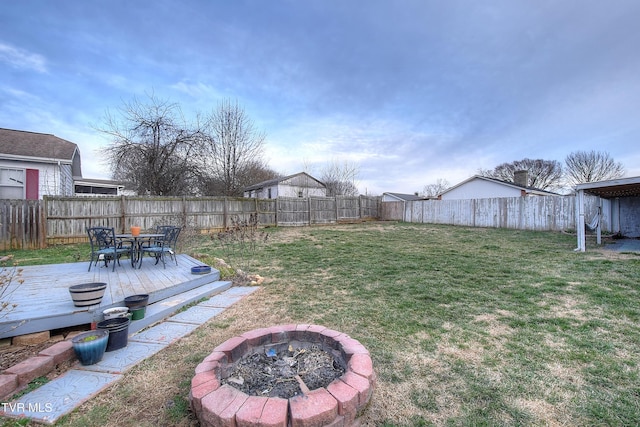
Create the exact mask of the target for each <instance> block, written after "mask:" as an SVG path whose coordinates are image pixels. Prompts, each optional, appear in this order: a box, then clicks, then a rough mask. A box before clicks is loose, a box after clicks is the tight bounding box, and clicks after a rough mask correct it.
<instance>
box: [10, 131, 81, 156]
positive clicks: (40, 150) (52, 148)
mask: <svg viewBox="0 0 640 427" xmlns="http://www.w3.org/2000/svg"><path fill="white" fill-rule="evenodd" d="M77 151H78V146H77V145H76V144H74V143H73V142H69V141H67V140H64V139H62V138H58V137H57V136H55V135H51V134H47V133H37V132H27V131H22V130H13V129H4V128H0V156H1V157H5V158H15V159H39V160H54V161H58V160H60V161H65V162H71V161H72V160H73V156H74V155H75V153H76V152H77Z"/></svg>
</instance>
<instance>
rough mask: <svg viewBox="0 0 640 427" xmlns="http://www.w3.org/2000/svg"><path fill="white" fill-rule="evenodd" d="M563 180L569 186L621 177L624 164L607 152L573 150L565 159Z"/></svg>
mask: <svg viewBox="0 0 640 427" xmlns="http://www.w3.org/2000/svg"><path fill="white" fill-rule="evenodd" d="M564 162H565V165H566V166H565V180H566V182H567V184H568V185H569V186H571V187H573V186H575V185H577V184H581V183H584V182H596V181H606V180H609V179H616V178H622V177H623V176H624V166H623V165H622V163H619V162H616V161H614V160H613V158H612V157H611V156H610V155H609V153H607V152H602V151H593V150H592V151H574V152H573V153H571V154H569V155H568V156H567V157H566V158H565V160H564Z"/></svg>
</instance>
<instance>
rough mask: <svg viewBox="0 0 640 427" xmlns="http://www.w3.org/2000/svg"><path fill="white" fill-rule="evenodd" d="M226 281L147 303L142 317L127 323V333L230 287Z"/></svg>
mask: <svg viewBox="0 0 640 427" xmlns="http://www.w3.org/2000/svg"><path fill="white" fill-rule="evenodd" d="M231 285H232V283H231V282H228V281H219V280H218V281H215V282H210V283H207V284H204V285H201V286H199V287H197V288H193V289H189V290H186V291H184V292H181V293H179V294H173V295H170V296H168V297H167V298H165V299H161V300H157V301H155V302H153V303H151V304H149V305H148V306H147V308H146V310H145V315H144V318H142V319H140V320H132V321H131V323H130V324H129V335H131V334H134V333H136V332H138V331H140V330H142V329H144V328H146V327H147V326H150V325H152V324H154V323H157V322H160V321H161V320H163V319H165V318H166V317H169V316H171V315H172V314H174V313H175V312H176V311H178V310H180V309H181V308H182V307H185V306H187V305H189V304H191V303H194V302H197V301H199V300H201V299H203V298H209V297H211V296H213V295H216V294H219V293H221V292H223V291H226V290H227V289H229V288H231Z"/></svg>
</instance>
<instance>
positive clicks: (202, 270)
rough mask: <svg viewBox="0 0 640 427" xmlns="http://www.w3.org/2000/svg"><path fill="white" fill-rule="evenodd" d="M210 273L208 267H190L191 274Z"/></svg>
mask: <svg viewBox="0 0 640 427" xmlns="http://www.w3.org/2000/svg"><path fill="white" fill-rule="evenodd" d="M209 273H211V267H209V266H208V265H197V266H195V267H191V274H209Z"/></svg>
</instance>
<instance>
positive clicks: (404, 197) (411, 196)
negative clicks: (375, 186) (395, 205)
mask: <svg viewBox="0 0 640 427" xmlns="http://www.w3.org/2000/svg"><path fill="white" fill-rule="evenodd" d="M384 194H388V195H389V196H392V197H395V198H396V199H400V200H404V201H407V202H410V201H414V200H425V199H426V197H423V196H418V195H416V194H403V193H390V192H388V191H387V192H385V193H384Z"/></svg>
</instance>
